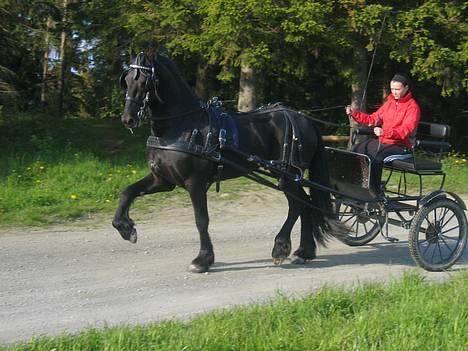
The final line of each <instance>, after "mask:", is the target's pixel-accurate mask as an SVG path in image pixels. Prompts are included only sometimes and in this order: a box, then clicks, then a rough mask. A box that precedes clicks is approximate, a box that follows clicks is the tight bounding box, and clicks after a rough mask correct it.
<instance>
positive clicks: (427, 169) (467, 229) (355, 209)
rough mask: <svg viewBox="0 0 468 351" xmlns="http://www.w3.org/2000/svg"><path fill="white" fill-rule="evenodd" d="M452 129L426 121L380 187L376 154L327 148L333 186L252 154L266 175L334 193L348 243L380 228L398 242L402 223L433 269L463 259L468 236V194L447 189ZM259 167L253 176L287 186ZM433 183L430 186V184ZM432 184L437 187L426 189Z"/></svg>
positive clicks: (388, 165)
mask: <svg viewBox="0 0 468 351" xmlns="http://www.w3.org/2000/svg"><path fill="white" fill-rule="evenodd" d="M359 134H361V135H362V134H367V135H372V134H373V131H372V129H371V128H367V127H360V128H357V129H355V130H354V136H353V139H354V138H355V137H356V135H359ZM449 134H450V127H449V126H448V125H444V124H437V123H425V122H421V123H420V124H419V126H418V133H417V135H416V137H415V140H414V143H415V147H414V149H413V150H412V152H411V153H410V154H406V155H399V156H402V157H399V156H390V157H388V159H387V160H386V161H385V164H384V169H385V171H386V172H385V173H384V176H383V178H384V179H382V182H381V183H380V184H379V189H374V188H372V186H371V182H370V179H371V171H372V167H371V163H372V159H371V158H370V157H369V156H367V155H365V154H360V153H356V152H352V151H348V150H343V149H338V148H332V147H326V148H325V151H326V155H327V163H328V169H329V176H330V184H328V185H327V186H324V184H318V183H315V182H313V181H310V180H307V179H304V178H303V177H302V175H298V174H297V173H294V172H293V173H292V174H291V173H290V172H288V170H287V169H288V167H283V169H281V168H280V167H279V165H280V164H278V163H275V162H273V161H266V160H261V159H258V158H256V157H255V156H247V155H246V157H247V158H248V159H249V160H250V161H252V162H256V163H257V164H258V165H260V166H261V168H263V169H265V170H267V171H266V172H265V173H264V174H265V175H269V176H273V177H275V178H280V179H281V177H290V178H295V181H296V182H300V183H301V185H302V186H303V187H306V188H307V187H309V188H315V189H319V190H321V191H325V192H326V191H328V192H330V193H331V194H332V197H333V201H334V211H335V215H336V216H337V217H338V219H339V220H340V221H341V222H342V223H343V224H345V225H346V227H347V235H346V236H345V237H344V238H342V239H343V241H344V242H345V243H346V244H348V245H350V246H361V245H365V244H368V243H369V242H371V241H372V240H373V239H375V238H376V237H377V235H378V234H379V233H380V234H382V235H383V236H384V238H385V239H386V240H388V241H390V242H395V241H398V239H396V238H394V237H392V236H390V235H389V225H396V226H400V227H402V228H404V229H408V230H409V236H408V245H409V250H410V253H411V256H412V257H413V259H414V261H415V262H416V264H417V265H418V266H420V267H422V268H424V269H426V270H428V271H443V270H446V269H448V268H450V267H451V266H453V265H454V264H455V263H456V262H457V261H458V260H459V259H460V257H461V256H462V255H463V252H464V250H465V247H466V243H467V238H468V224H467V218H466V215H465V211H466V210H467V208H466V205H465V203H464V201H463V199H462V198H461V197H460V196H458V195H457V194H455V193H453V192H450V191H445V190H443V186H444V183H445V177H446V174H445V172H444V171H443V168H442V158H443V155H444V154H446V152H447V151H448V149H449V148H450V144H449V143H448V142H447V139H448V137H449ZM256 172H261V171H259V169H256V170H255V171H254V172H252V173H250V174H248V175H247V176H248V177H250V178H251V179H253V180H255V181H257V182H260V183H262V184H264V185H267V186H270V187H272V188H278V189H280V190H282V191H285V189H282V188H281V184H280V185H277V186H275V185H274V184H273V183H271V182H269V181H267V180H265V178H262V177H259V176H258V174H255V173H256ZM429 178H432V180H433V181H432V182H431V181H430V179H429ZM434 181H435V182H434ZM280 183H281V182H280ZM427 183H429V184H430V186H425V185H426V184H427ZM434 184H437V185H434ZM426 188H432V189H433V190H430V191H429V192H425V189H426ZM286 192H287V190H286ZM298 200H300V199H298ZM308 205H309V206H311V207H314V205H313V204H308Z"/></svg>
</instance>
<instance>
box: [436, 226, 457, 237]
mask: <svg viewBox="0 0 468 351" xmlns="http://www.w3.org/2000/svg"><path fill="white" fill-rule="evenodd" d="M457 228H460V226H459V225H456V226H455V227H452V228H450V229H447V230H444V231H443V232H440V234H441V235H443V234H445V233H448V232H451V231H452V230H454V229H457Z"/></svg>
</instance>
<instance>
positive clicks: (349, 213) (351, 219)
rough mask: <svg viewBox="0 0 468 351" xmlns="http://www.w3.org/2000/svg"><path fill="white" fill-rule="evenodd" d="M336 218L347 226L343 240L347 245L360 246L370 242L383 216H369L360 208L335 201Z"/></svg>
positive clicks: (376, 233) (377, 231) (377, 230)
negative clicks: (347, 229)
mask: <svg viewBox="0 0 468 351" xmlns="http://www.w3.org/2000/svg"><path fill="white" fill-rule="evenodd" d="M336 208H337V212H338V219H339V220H340V221H341V222H342V223H343V224H345V225H346V226H347V227H348V228H349V232H348V233H347V236H346V238H345V239H344V240H343V241H344V243H345V244H347V245H349V246H361V245H365V244H367V243H369V242H371V241H372V240H373V239H374V238H375V237H376V236H377V235H378V234H379V232H380V228H381V226H382V225H383V221H384V220H383V217H379V218H378V219H377V218H374V217H369V216H368V215H367V213H366V212H364V211H363V210H362V209H360V208H358V207H356V206H351V205H347V204H339V203H337V206H336Z"/></svg>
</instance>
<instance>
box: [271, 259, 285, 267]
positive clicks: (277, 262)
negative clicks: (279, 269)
mask: <svg viewBox="0 0 468 351" xmlns="http://www.w3.org/2000/svg"><path fill="white" fill-rule="evenodd" d="M283 261H284V259H283V258H274V259H273V264H274V265H275V266H279V265H280V264H281V263H283Z"/></svg>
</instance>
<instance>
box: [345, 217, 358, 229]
mask: <svg viewBox="0 0 468 351" xmlns="http://www.w3.org/2000/svg"><path fill="white" fill-rule="evenodd" d="M353 218H356V216H349V217H348V219H347V220H346V221H344V222H343V223H348V222H349V221H350V220H352V219H353ZM356 221H357V218H356ZM353 225H354V223H353V224H351V227H352V226H353Z"/></svg>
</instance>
